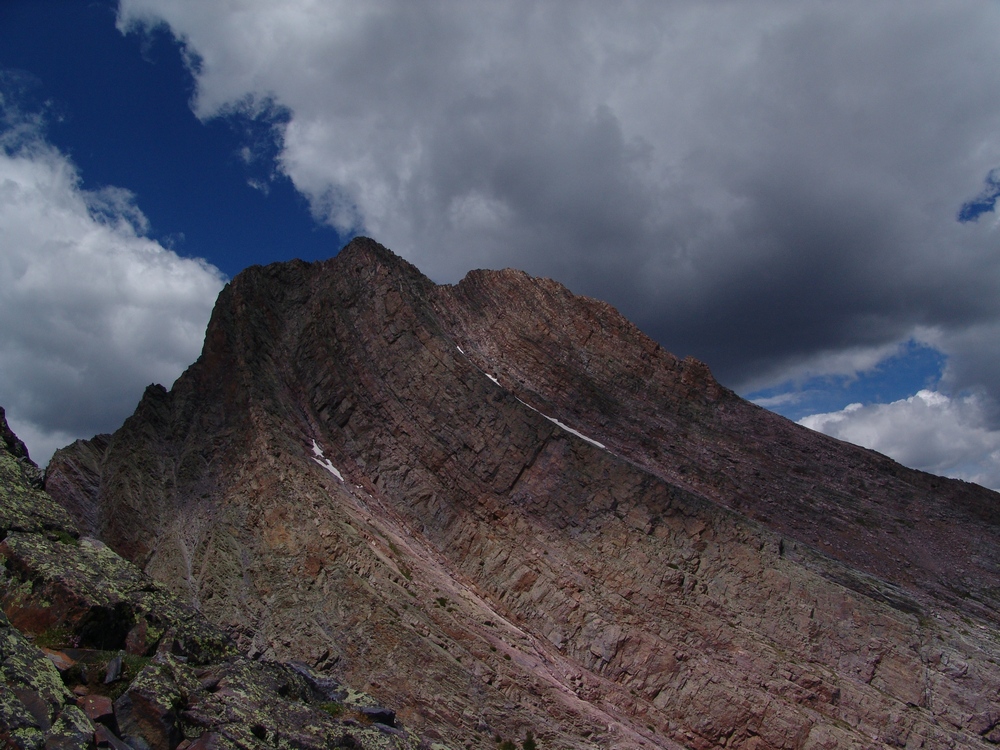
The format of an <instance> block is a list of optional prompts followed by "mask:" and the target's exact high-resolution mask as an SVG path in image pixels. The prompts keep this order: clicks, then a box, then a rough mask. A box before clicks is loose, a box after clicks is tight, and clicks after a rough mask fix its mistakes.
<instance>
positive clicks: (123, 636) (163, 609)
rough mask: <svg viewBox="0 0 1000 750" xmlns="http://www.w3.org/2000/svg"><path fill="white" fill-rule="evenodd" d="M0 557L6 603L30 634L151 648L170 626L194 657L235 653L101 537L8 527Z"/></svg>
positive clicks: (1, 597) (0, 593) (0, 592)
mask: <svg viewBox="0 0 1000 750" xmlns="http://www.w3.org/2000/svg"><path fill="white" fill-rule="evenodd" d="M0 559H2V560H3V561H4V572H3V576H4V577H3V581H2V582H3V585H2V586H0V605H2V607H3V609H4V611H5V612H6V613H7V615H8V617H9V618H10V620H11V621H12V622H13V623H14V624H15V625H16V626H17V627H19V628H20V629H22V630H24V631H27V632H30V633H33V634H41V633H44V632H47V631H52V630H56V629H58V630H61V631H64V632H65V634H66V635H65V639H66V640H67V643H65V644H63V645H72V646H76V647H84V648H98V649H105V650H117V649H125V648H126V647H127V646H131V647H132V648H133V649H134V650H138V649H141V651H140V653H151V652H152V650H153V649H154V648H155V646H156V644H157V643H158V641H159V638H158V637H153V636H154V635H158V636H162V635H163V634H164V633H165V632H166V630H167V629H168V628H170V629H171V634H172V637H173V639H174V640H175V642H176V643H177V644H178V648H179V649H180V650H181V651H182V652H183V653H185V654H186V655H187V656H189V657H191V658H192V659H193V660H195V661H209V660H213V659H218V658H222V657H224V656H226V655H227V654H232V653H235V651H234V649H233V646H232V644H231V643H230V642H229V640H228V639H227V638H226V636H224V635H223V634H222V633H220V632H219V631H217V630H216V629H215V628H213V627H211V626H210V625H208V624H207V623H206V622H205V620H204V619H203V618H202V617H201V616H199V615H198V613H197V612H195V611H194V610H193V609H192V608H191V607H190V606H188V605H185V604H182V603H181V602H180V601H178V600H177V599H176V598H175V597H174V596H173V595H172V594H170V593H169V592H167V591H166V590H164V589H162V588H161V587H158V586H156V585H153V584H152V582H151V581H150V580H149V578H148V577H147V576H146V575H144V574H143V573H142V571H140V570H139V569H137V568H136V567H135V566H134V565H132V564H131V563H129V562H127V561H126V560H123V559H122V558H121V557H119V556H118V555H117V554H116V553H115V552H113V551H112V550H111V549H109V548H108V547H106V546H105V545H104V544H102V543H100V542H97V541H95V540H92V539H89V538H86V537H84V538H83V539H81V540H76V539H72V538H68V539H65V540H52V539H49V538H48V537H47V536H45V535H43V534H37V533H34V534H33V533H23V532H10V533H9V534H8V535H7V537H6V538H5V539H4V540H3V542H0ZM140 632H141V633H142V634H143V637H141V638H139V637H136V636H135V634H136V633H140ZM130 635H131V636H133V637H132V638H131V639H130Z"/></svg>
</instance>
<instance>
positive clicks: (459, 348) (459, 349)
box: [455, 344, 465, 354]
mask: <svg viewBox="0 0 1000 750" xmlns="http://www.w3.org/2000/svg"><path fill="white" fill-rule="evenodd" d="M455 348H456V349H458V351H460V352H461V353H462V354H465V352H464V351H463V350H462V347H460V346H459V345H458V344H455Z"/></svg>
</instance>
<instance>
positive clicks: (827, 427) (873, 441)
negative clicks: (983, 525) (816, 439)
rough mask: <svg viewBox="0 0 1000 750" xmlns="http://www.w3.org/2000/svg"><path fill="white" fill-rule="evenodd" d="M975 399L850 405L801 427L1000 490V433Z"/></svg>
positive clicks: (928, 394)
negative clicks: (985, 420) (986, 421)
mask: <svg viewBox="0 0 1000 750" xmlns="http://www.w3.org/2000/svg"><path fill="white" fill-rule="evenodd" d="M982 415H983V410H982V405H981V404H980V403H979V398H978V397H976V396H965V397H962V398H951V397H949V396H946V395H944V394H942V393H939V392H937V391H931V390H922V391H919V392H918V393H917V394H916V395H914V396H910V397H909V398H906V399H901V400H899V401H894V402H892V403H889V404H869V405H862V404H850V405H849V406H847V407H845V408H844V409H842V410H840V411H836V412H830V413H827V414H813V415H812V416H808V417H805V418H803V419H801V420H799V424H802V425H805V426H806V427H809V428H810V429H813V430H818V431H820V432H824V433H826V434H827V435H832V436H833V437H836V438H840V439H841V440H847V441H849V442H851V443H856V444H858V445H863V446H865V447H866V448H871V449H873V450H876V451H878V452H880V453H884V454H885V455H887V456H890V457H891V458H894V459H896V460H897V461H899V462H900V463H902V464H905V465H906V466H912V467H914V468H917V469H922V470H924V471H929V472H931V473H933V474H943V475H945V476H950V477H957V478H960V479H965V480H967V481H970V482H976V483H977V484H982V485H983V486H985V487H991V488H993V489H1000V431H998V430H994V429H990V428H989V427H988V426H987V425H986V424H985V423H984V421H983V416H982Z"/></svg>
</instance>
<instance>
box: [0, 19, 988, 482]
mask: <svg viewBox="0 0 1000 750" xmlns="http://www.w3.org/2000/svg"><path fill="white" fill-rule="evenodd" d="M998 40H1000V4H998V3H997V1H996V0H989V1H987V0H975V1H973V0H947V2H943V1H938V2H929V1H928V0H912V2H908V3H899V2H897V1H896V0H863V1H862V0H840V1H839V2H836V3H830V2H823V1H822V0H738V1H737V0H731V1H726V0H715V1H713V2H704V1H703V0H676V1H675V2H671V3H663V2H659V1H658V0H656V1H652V0H651V1H650V2H643V1H641V0H636V1H635V2H628V3H621V4H614V5H612V4H609V3H601V2H586V1H583V0H574V1H573V2H569V1H568V0H567V1H566V2H560V1H559V0H552V1H551V2H545V3H537V2H520V1H519V0H510V1H508V2H504V3H494V2H477V1H476V0H463V1H462V2H457V1H456V2H446V1H445V0H440V1H431V0H428V2H423V3H413V2H410V1H409V0H371V1H369V2H365V3H357V2H338V1H337V0H327V1H326V2H317V1H316V0H286V1H285V2H277V1H276V0H229V1H228V2H213V3H206V2H204V1H203V0H121V1H120V2H115V1H114V0H76V1H71V0H58V1H57V0H3V2H0V404H2V405H3V406H4V407H5V408H6V409H7V415H8V418H9V421H10V422H11V426H12V427H13V428H14V430H15V431H16V432H17V433H18V434H19V435H20V436H21V437H22V439H24V440H25V442H26V443H27V444H28V447H29V450H30V451H31V453H32V456H33V457H34V458H35V459H36V460H38V461H39V462H40V463H45V462H46V461H47V460H48V457H49V455H51V453H52V451H53V450H54V449H56V448H57V447H60V446H62V445H65V444H66V443H68V442H70V441H71V440H73V439H76V438H80V437H89V436H91V435H93V434H96V433H98V432H107V431H112V430H114V429H115V428H117V427H118V426H119V425H120V424H121V422H122V421H123V420H124V419H125V417H127V416H128V415H129V414H130V413H131V412H132V410H133V409H134V408H135V405H136V403H137V402H138V399H139V397H140V396H141V394H142V391H143V389H144V387H145V386H146V385H147V384H149V383H151V382H160V383H163V384H164V385H167V386H169V385H170V384H171V383H172V382H173V380H174V379H175V378H176V377H177V376H178V375H179V374H180V373H181V372H182V371H183V369H184V368H185V367H186V366H187V365H188V364H190V363H191V362H193V361H194V359H195V358H196V357H197V355H198V352H199V351H200V348H201V344H202V340H203V336H204V328H205V324H206V322H207V320H208V316H209V314H210V312H211V307H212V304H213V302H214V300H215V296H216V295H217V293H218V291H219V290H220V289H221V287H222V286H223V284H224V283H225V282H226V281H227V280H228V279H229V278H231V277H232V276H234V275H235V274H237V273H238V272H239V271H240V270H242V269H243V268H245V267H247V266H248V265H251V264H257V263H270V262H274V261H281V260H287V259H290V258H295V257H301V258H304V259H306V260H315V259H320V258H326V257H329V256H331V255H334V254H335V253H336V252H337V251H338V249H339V248H340V247H341V246H342V245H343V244H344V243H345V242H346V241H347V240H349V239H350V237H352V236H354V235H357V234H365V235H368V236H371V237H374V238H375V239H376V240H378V241H379V242H381V243H382V244H384V245H386V246H387V247H389V248H390V249H392V250H394V251H395V252H396V253H398V254H400V255H402V256H403V257H405V258H407V259H409V260H410V261H411V262H413V263H415V264H416V265H417V266H418V267H419V268H421V270H423V271H424V272H425V273H426V274H427V275H428V276H430V277H431V278H432V279H434V280H435V281H438V282H441V283H451V282H455V281H457V280H459V279H460V278H461V277H462V276H463V275H464V274H465V273H466V272H467V271H469V270H471V269H473V268H502V267H517V268H521V269H524V270H526V271H528V272H529V273H532V274H536V275H541V276H548V277H551V278H554V279H557V280H558V281H560V282H562V283H564V284H565V285H567V286H568V287H569V288H570V289H572V290H573V291H574V292H577V293H580V294H586V295H589V296H593V297H598V298H601V299H605V300H607V301H609V302H611V303H612V304H614V305H615V306H616V307H618V309H620V310H621V311H622V312H623V313H624V314H625V315H627V316H628V317H629V318H631V319H632V320H633V321H635V322H636V323H637V324H638V325H639V326H640V327H641V328H642V329H643V330H644V331H645V332H646V333H647V334H649V335H650V336H652V337H653V338H654V339H656V340H657V341H659V342H660V343H661V344H663V346H664V347H666V348H667V349H669V350H670V351H672V352H674V353H675V354H677V355H679V356H686V355H693V356H695V357H697V358H699V359H701V360H702V361H704V362H706V363H707V364H708V365H709V366H710V367H711V368H712V370H713V372H714V373H715V375H716V377H717V378H718V379H719V380H720V381H721V382H722V383H723V384H724V385H726V386H728V387H730V388H732V389H734V390H735V391H737V392H738V393H740V394H741V395H743V396H746V397H748V398H750V399H752V400H754V401H756V402H757V403H759V404H761V405H762V406H765V407H766V408H770V409H773V410H775V411H777V412H779V413H781V414H783V415H785V416H787V417H789V418H790V419H793V420H796V421H800V422H801V423H802V424H805V425H806V426H808V427H810V428H813V429H818V430H821V431H824V432H827V433H828V434H831V435H834V436H835V437H838V438H841V439H844V440H849V441H852V442H857V443H859V444H862V445H865V446H867V447H871V448H874V449H876V450H879V451H881V452H883V453H886V454H888V455H890V456H892V457H893V458H896V459H897V460H899V461H901V462H903V463H905V464H907V465H910V466H913V467H915V468H920V469H925V470H927V471H932V472H935V473H940V474H945V475H948V476H956V477H960V478H963V479H966V480H969V481H975V482H978V483H980V484H984V485H986V486H990V487H994V488H1000V377H998V376H1000V294H997V290H998V288H1000V229H998V226H1000V225H998V217H997V214H996V201H997V198H998V196H1000V75H998V73H1000V41H998Z"/></svg>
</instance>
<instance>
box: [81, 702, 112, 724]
mask: <svg viewBox="0 0 1000 750" xmlns="http://www.w3.org/2000/svg"><path fill="white" fill-rule="evenodd" d="M76 705H78V706H79V707H80V708H82V709H83V712H84V713H85V714H86V715H87V718H88V719H90V720H91V721H96V722H100V723H101V724H107V725H109V726H110V725H111V722H112V721H114V717H115V707H114V703H113V702H112V700H111V699H110V698H108V697H107V696H105V695H87V696H83V697H81V698H79V699H78V700H77V702H76Z"/></svg>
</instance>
